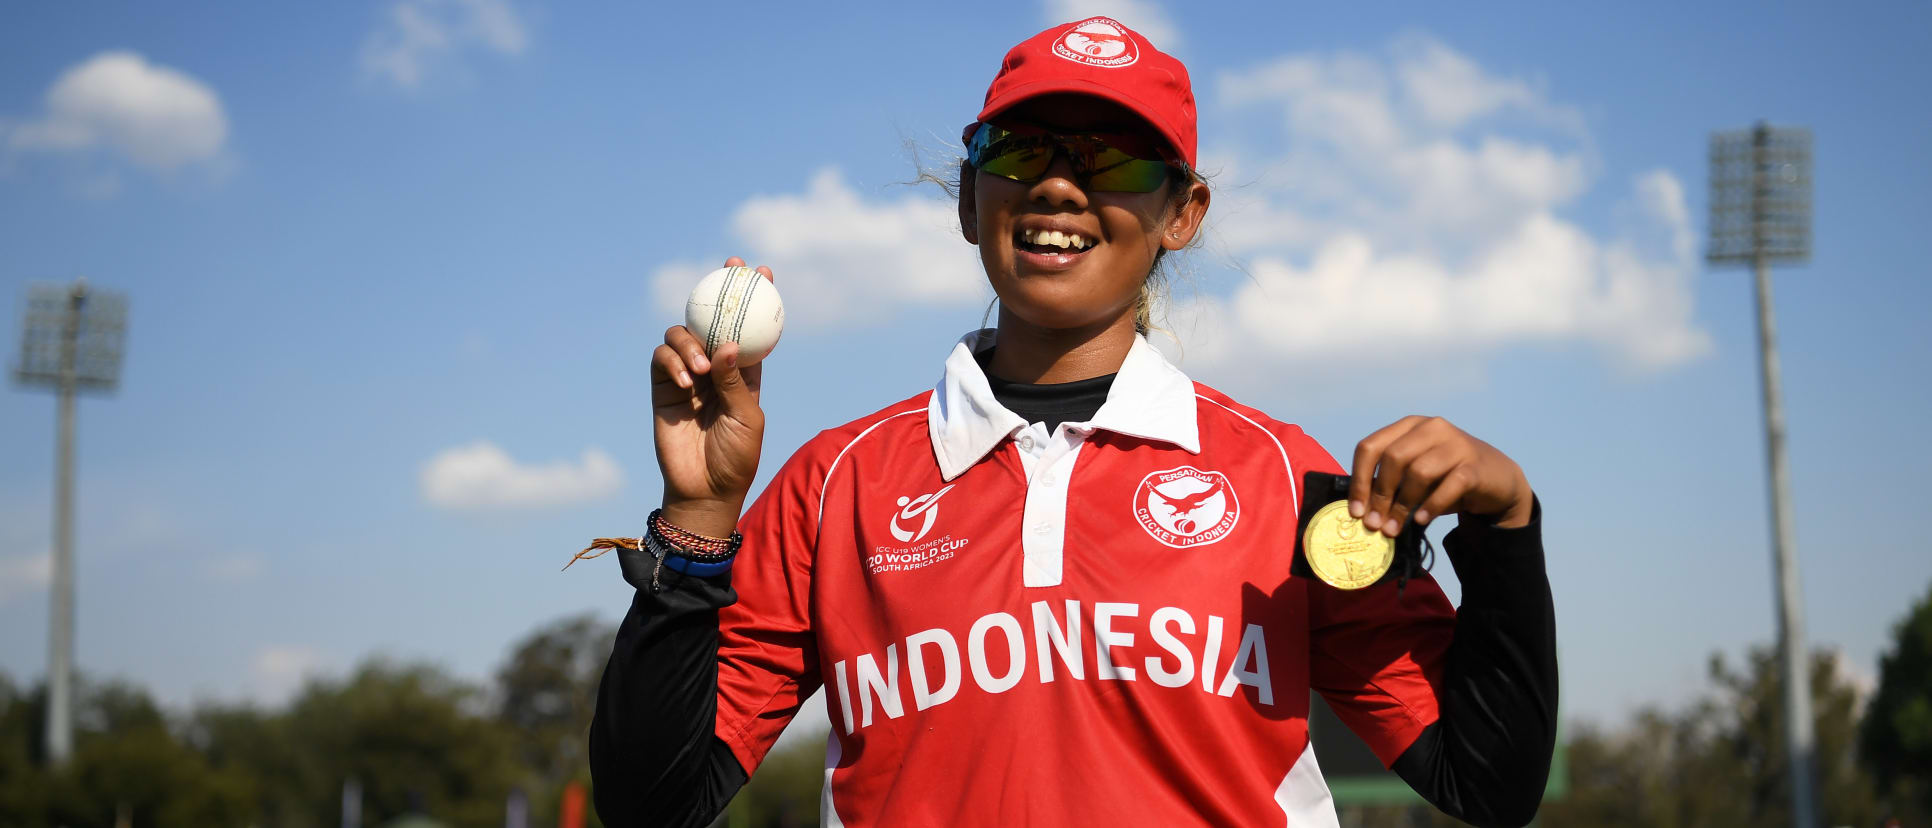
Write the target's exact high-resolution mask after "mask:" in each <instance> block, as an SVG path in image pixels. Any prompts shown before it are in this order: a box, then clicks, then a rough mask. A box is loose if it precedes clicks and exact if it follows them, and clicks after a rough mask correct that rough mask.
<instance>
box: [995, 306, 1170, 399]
mask: <svg viewBox="0 0 1932 828" xmlns="http://www.w3.org/2000/svg"><path fill="white" fill-rule="evenodd" d="M999 324H1000V326H999V330H998V331H997V332H995V334H994V337H993V343H994V344H993V361H992V364H991V365H989V366H987V370H988V372H989V373H991V374H992V375H994V376H996V377H999V378H1001V379H1005V380H1008V381H1011V382H1026V383H1054V382H1073V381H1075V380H1083V379H1091V378H1093V377H1098V376H1102V375H1105V374H1112V373H1115V372H1118V371H1119V370H1120V364H1121V363H1123V362H1125V361H1127V351H1128V350H1129V349H1131V348H1132V347H1133V346H1134V339H1135V337H1137V336H1138V334H1136V333H1135V332H1134V315H1133V312H1132V311H1131V310H1129V312H1128V313H1127V314H1126V315H1125V316H1122V317H1120V318H1118V319H1112V320H1108V321H1106V322H1100V323H1097V324H1094V325H1089V326H1086V327H1080V328H1041V327H1037V326H1035V325H1030V324H1028V323H1026V322H1024V321H1022V320H1020V319H1019V318H1018V317H1015V316H1014V315H1013V314H1011V313H1008V312H1007V310H1006V308H1004V307H1001V308H1000V323H999Z"/></svg>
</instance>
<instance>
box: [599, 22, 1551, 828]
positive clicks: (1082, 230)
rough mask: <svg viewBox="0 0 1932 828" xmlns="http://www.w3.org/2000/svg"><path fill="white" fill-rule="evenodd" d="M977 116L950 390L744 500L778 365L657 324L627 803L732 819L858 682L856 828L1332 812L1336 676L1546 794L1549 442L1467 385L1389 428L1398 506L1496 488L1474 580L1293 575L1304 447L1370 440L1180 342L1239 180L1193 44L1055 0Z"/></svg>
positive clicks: (1363, 447)
mask: <svg viewBox="0 0 1932 828" xmlns="http://www.w3.org/2000/svg"><path fill="white" fill-rule="evenodd" d="M963 138H964V140H965V145H966V156H967V157H966V162H965V163H964V164H963V165H962V168H961V180H960V186H959V218H960V225H961V235H963V236H964V237H965V241H966V242H968V243H970V244H973V245H977V246H978V248H979V256H980V261H981V262H982V263H983V264H984V266H985V270H986V278H987V280H988V281H989V282H990V283H991V284H992V288H993V290H994V292H995V293H996V294H998V297H999V302H998V327H996V328H992V329H988V330H982V331H977V332H974V333H971V334H968V335H966V336H965V337H964V338H963V339H962V340H960V342H959V344H958V345H957V346H956V347H955V348H954V349H953V350H952V352H951V354H950V355H949V356H947V357H946V358H945V361H944V365H943V368H942V371H941V377H940V379H939V381H938V383H937V384H936V385H935V386H934V387H932V388H930V389H928V390H923V391H920V392H919V393H918V394H915V395H913V396H911V397H909V398H907V399H905V400H902V401H900V402H896V403H893V404H891V405H888V406H886V407H884V408H882V409H880V410H879V411H878V412H877V413H874V414H870V415H867V416H865V417H862V418H860V419H858V420H855V421H853V422H851V423H847V424H845V425H842V426H838V427H836V428H832V429H829V430H826V431H824V432H822V433H820V434H819V435H818V436H817V437H815V438H813V439H812V440H811V441H810V442H808V443H806V445H805V446H804V447H803V448H801V449H799V451H798V453H797V454H795V455H793V456H792V458H791V459H790V460H789V461H787V462H786V463H785V465H784V466H783V468H782V469H781V470H780V471H779V472H778V473H777V474H776V476H775V477H774V479H773V480H772V481H771V483H770V484H769V485H768V486H767V487H766V488H765V490H764V491H763V492H762V493H761V494H760V495H759V497H758V498H757V500H756V501H755V502H754V503H752V505H751V507H750V509H749V510H744V509H743V504H744V503H745V501H746V498H747V494H748V490H749V489H750V486H751V482H752V479H753V477H754V476H755V474H756V471H757V467H758V461H759V451H760V446H761V440H762V436H763V432H764V423H765V415H764V411H763V410H762V409H761V408H760V406H759V396H758V390H759V379H760V371H761V366H751V367H743V368H741V367H740V366H739V365H738V364H737V356H736V351H735V346H731V345H727V346H725V347H724V348H722V349H720V350H719V351H718V352H717V353H716V354H714V355H712V357H711V358H709V359H707V358H706V355H705V353H704V350H703V348H702V347H701V346H700V344H699V343H698V342H697V341H696V340H695V339H694V338H693V337H692V335H691V333H690V332H689V331H687V330H685V329H684V328H683V327H674V328H671V329H670V330H669V331H668V332H666V334H665V340H664V344H663V345H662V346H660V347H659V348H657V350H656V353H655V355H654V358H653V362H652V365H651V372H652V402H653V405H654V407H655V413H656V417H655V429H656V445H657V454H658V462H659V465H660V467H661V469H662V472H663V475H664V501H663V507H662V508H661V509H660V510H659V511H657V512H655V513H653V515H652V516H651V518H650V522H649V531H648V534H647V536H646V537H645V538H644V539H643V541H644V542H643V543H641V544H640V546H642V547H643V549H641V550H638V551H630V550H623V551H620V558H621V560H622V564H623V570H624V574H625V577H626V579H628V580H629V581H630V583H631V584H633V585H634V586H635V587H636V588H637V592H636V597H635V599H634V601H633V602H632V605H631V608H630V612H629V614H628V615H626V616H625V618H624V621H623V624H622V626H621V628H620V630H619V632H618V635H617V641H616V645H615V650H614V652H613V653H612V654H611V658H610V662H609V665H608V666H607V668H606V669H605V672H604V677H603V683H602V686H601V688H600V690H599V693H598V700H597V714H596V720H595V723H594V724H593V725H592V728H591V733H590V761H591V769H592V773H593V774H594V776H595V782H596V786H595V790H596V793H595V796H596V804H597V809H598V812H599V814H601V815H602V817H603V819H604V821H605V822H606V823H607V824H610V825H613V826H616V825H624V826H628V825H704V824H706V823H707V822H709V821H710V820H712V819H713V818H714V817H715V816H716V815H717V814H718V813H719V812H720V811H721V810H722V809H723V808H724V806H725V805H726V804H727V803H728V802H729V801H730V799H731V797H732V795H733V794H734V793H736V792H737V790H738V789H739V788H740V787H741V786H742V785H743V784H744V783H745V781H746V779H747V778H748V777H749V776H750V775H751V774H752V773H753V772H754V771H755V770H756V768H757V766H758V763H759V761H760V760H761V759H762V758H763V757H764V755H765V753H766V751H767V750H769V749H770V748H771V746H772V743H773V742H774V741H775V740H776V739H777V738H778V735H779V732H780V731H781V730H783V729H784V727H785V725H786V723H787V722H789V721H790V720H791V719H792V716H793V715H794V714H795V713H797V711H798V708H799V706H800V704H802V703H803V702H804V700H805V699H806V698H807V697H809V696H810V695H811V694H812V693H813V692H814V691H816V690H818V689H819V688H820V687H823V688H824V689H825V691H826V692H825V703H826V706H827V712H828V714H829V716H830V718H831V722H832V731H831V734H830V736H829V737H828V739H827V746H826V762H825V785H824V789H823V795H822V798H821V814H822V818H823V823H824V824H826V825H845V826H855V827H856V826H875V825H882V826H973V825H1106V826H1138V825H1158V826H1178V825H1240V826H1248V825H1290V826H1333V825H1335V824H1336V814H1335V810H1334V806H1333V804H1332V802H1331V800H1330V798H1329V795H1328V789H1327V786H1326V785H1325V784H1324V782H1323V781H1322V774H1321V769H1320V766H1319V764H1318V763H1317V757H1316V756H1315V755H1314V752H1313V751H1312V749H1311V748H1310V746H1309V739H1308V705H1309V701H1310V696H1309V694H1310V691H1311V690H1313V691H1315V692H1319V693H1321V694H1322V696H1323V698H1324V699H1325V700H1326V701H1327V703H1328V704H1329V706H1330V707H1331V708H1332V709H1333V710H1334V711H1335V713H1336V714H1337V715H1338V716H1339V717H1340V718H1341V719H1342V721H1344V722H1346V723H1347V724H1348V726H1349V727H1350V728H1351V729H1352V730H1353V731H1354V732H1355V733H1356V734H1357V735H1358V736H1360V737H1361V738H1362V740H1363V741H1365V742H1366V743H1367V744H1368V745H1369V747H1371V748H1372V749H1373V750H1374V751H1375V754H1376V755H1377V756H1378V757H1379V758H1381V760H1382V761H1383V762H1384V763H1385V764H1387V765H1388V766H1389V767H1391V768H1392V769H1393V770H1394V771H1395V772H1396V773H1398V774H1400V775H1401V777H1402V778H1403V779H1404V780H1406V781H1407V782H1408V783H1409V785H1411V786H1412V787H1414V788H1415V790H1416V791H1418V792H1420V793H1421V794H1422V796H1423V797H1425V798H1427V799H1428V800H1429V801H1430V802H1432V803H1434V804H1435V805H1436V806H1437V807H1438V808H1440V809H1442V810H1443V811H1444V812H1446V813H1448V814H1450V815H1452V816H1456V817H1459V818H1461V819H1464V820H1467V821H1469V822H1472V823H1476V824H1479V825H1522V824H1524V823H1526V822H1528V821H1529V820H1530V818H1531V817H1532V816H1533V815H1534V814H1535V810H1536V806H1537V803H1538V801H1539V800H1540V798H1541V795H1542V791H1543V786H1544V784H1545V780H1546V777H1547V775H1548V771H1549V762H1550V756H1551V751H1552V748H1553V745H1554V741H1555V732H1556V721H1555V716H1556V690H1557V678H1556V646H1555V635H1556V634H1555V620H1554V612H1553V609H1552V605H1551V597H1550V591H1549V583H1548V579H1547V578H1546V576H1545V574H1544V565H1543V551H1542V542H1541V539H1540V532H1539V524H1540V520H1539V507H1538V505H1537V501H1536V498H1535V497H1534V496H1533V495H1532V493H1531V489H1530V485H1529V482H1528V480H1527V479H1526V478H1525V477H1524V474H1523V471H1522V469H1520V468H1518V466H1517V464H1516V463H1515V462H1513V461H1512V460H1510V458H1508V457H1506V456H1504V455H1503V454H1502V453H1501V452H1499V451H1497V450H1496V449H1495V448H1493V447H1491V446H1490V445H1488V444H1487V443H1484V442H1482V441H1481V440H1478V439H1476V438H1474V437H1472V436H1470V435H1468V434H1466V433H1464V432H1463V431H1462V430H1460V429H1458V428H1457V427H1455V426H1454V425H1451V424H1450V423H1448V422H1446V421H1443V420H1441V419H1438V418H1427V417H1405V418H1403V419H1401V420H1398V421H1397V422H1395V423H1393V424H1391V425H1389V426H1388V427H1386V428H1383V429H1381V430H1379V431H1377V432H1375V433H1374V434H1371V435H1369V436H1368V437H1366V438H1365V439H1363V440H1361V442H1359V443H1358V444H1356V446H1355V448H1354V453H1353V456H1352V458H1351V460H1352V466H1351V468H1352V469H1353V476H1352V478H1351V484H1350V486H1349V488H1348V493H1347V500H1348V504H1347V509H1348V511H1349V512H1350V513H1351V514H1352V515H1354V516H1355V517H1358V518H1360V519H1361V527H1362V528H1363V529H1365V530H1366V531H1370V532H1381V533H1383V534H1386V535H1388V536H1390V537H1394V536H1396V535H1397V534H1398V533H1399V532H1400V531H1401V530H1402V528H1403V527H1405V526H1408V525H1410V524H1426V523H1428V522H1429V521H1431V520H1434V519H1435V518H1437V517H1440V516H1442V515H1449V514H1455V515H1458V516H1459V519H1458V526H1457V528H1456V529H1455V530H1454V531H1452V532H1451V533H1449V535H1448V536H1447V537H1446V538H1445V540H1444V545H1445V548H1446V551H1447V552H1448V556H1449V559H1450V561H1451V562H1452V563H1453V565H1454V566H1455V569H1456V574H1457V576H1458V577H1459V578H1460V580H1461V582H1462V584H1463V603H1462V606H1461V608H1460V610H1458V609H1457V608H1455V607H1452V606H1450V604H1449V602H1448V600H1447V599H1446V598H1445V597H1444V596H1443V594H1442V592H1441V590H1440V589H1439V588H1438V587H1437V585H1436V584H1435V582H1434V581H1433V580H1432V579H1430V578H1429V577H1428V576H1427V575H1426V574H1425V575H1422V576H1420V577H1419V578H1416V579H1413V580H1410V581H1408V582H1407V583H1406V585H1403V586H1398V585H1397V584H1395V583H1393V582H1389V583H1380V584H1376V585H1373V586H1369V587H1367V588H1364V589H1357V590H1343V589H1338V588H1335V587H1333V586H1330V585H1328V584H1326V583H1323V582H1321V581H1319V580H1315V579H1312V578H1308V577H1304V576H1300V575H1297V574H1295V572H1294V571H1292V569H1291V567H1292V563H1293V559H1294V550H1295V537H1296V533H1297V515H1298V513H1299V512H1300V511H1301V508H1302V504H1301V502H1300V497H1301V495H1302V492H1299V491H1298V487H1299V486H1300V485H1301V480H1302V475H1303V474H1304V473H1305V472H1309V471H1328V472H1335V473H1341V471H1342V470H1341V467H1340V466H1339V465H1338V464H1337V463H1336V461H1335V459H1333V458H1332V457H1331V456H1330V455H1329V454H1328V453H1327V452H1326V451H1324V450H1323V448H1322V447H1321V446H1320V445H1318V444H1317V443H1316V442H1315V440H1314V439H1313V438H1311V437H1309V436H1307V435H1305V434H1303V433H1302V432H1301V430H1300V429H1298V428H1296V427H1295V426H1292V425H1287V424H1285V423H1282V422H1280V421H1277V420H1275V419H1273V418H1271V417H1269V416H1268V415H1266V414H1263V413H1262V412H1260V411H1257V410H1255V409H1253V408H1249V407H1247V406H1244V405H1242V404H1240V403H1238V402H1236V401H1234V400H1232V399H1230V398H1228V397H1227V396H1226V395H1223V394H1221V393H1220V392H1218V391H1216V390H1214V389H1212V388H1210V387H1208V386H1206V385H1202V384H1200V383H1196V382H1194V381H1192V380H1190V379H1189V378H1188V377H1187V376H1186V375H1184V374H1183V373H1181V371H1180V370H1179V369H1177V368H1175V367H1174V366H1173V365H1171V364H1169V363H1168V362H1167V361H1166V360H1165V359H1163V358H1162V356H1161V355H1160V354H1159V353H1158V352H1156V351H1155V350H1154V349H1153V348H1152V347H1150V346H1149V345H1148V344H1147V342H1146V340H1145V339H1144V334H1145V332H1146V330H1147V326H1148V313H1149V305H1150V300H1149V292H1148V281H1149V278H1150V275H1151V274H1152V273H1153V271H1154V269H1155V266H1156V264H1157V263H1158V261H1159V259H1160V258H1161V256H1162V255H1164V254H1166V253H1168V252H1171V251H1175V250H1179V249H1181V248H1184V247H1186V246H1187V245H1188V244H1189V243H1190V242H1191V241H1192V240H1193V239H1194V237H1195V235H1196V234H1197V233H1198V232H1199V231H1200V228H1201V223H1202V220H1203V218H1204V217H1205V215H1206V214H1207V210H1208V202H1209V189H1208V187H1207V186H1206V185H1205V184H1204V183H1202V182H1201V180H1200V179H1199V177H1198V176H1196V175H1195V173H1194V172H1193V168H1194V165H1195V143H1196V141H1195V115H1194V98H1193V94H1192V91H1191V89H1190V86H1189V81H1188V75H1187V70H1186V68H1185V67H1183V66H1182V65H1181V64H1180V62H1179V61H1177V60H1175V59H1174V58H1173V57H1170V56H1168V55H1166V54H1164V53H1162V52H1160V51H1158V50H1157V49H1155V48H1154V46H1153V44H1151V43H1149V42H1148V41H1147V40H1146V39H1145V38H1143V37H1142V36H1140V35H1139V34H1138V33H1136V32H1133V31H1131V30H1129V29H1127V28H1126V27H1125V26H1123V25H1121V24H1120V23H1118V22H1116V21H1113V20H1111V19H1108V18H1091V19H1088V20H1084V21H1080V22H1078V23H1070V24H1066V25H1062V26H1056V27H1053V28H1051V29H1048V30H1047V31H1044V32H1042V33H1040V34H1039V35H1037V36H1034V37H1033V38H1031V39H1028V40H1027V41H1025V42H1023V43H1021V44H1019V45H1018V46H1015V47H1014V48H1013V49H1012V50H1011V51H1009V52H1008V53H1007V54H1006V58H1005V60H1004V61H1003V63H1002V64H1001V66H1000V71H999V74H998V75H997V76H996V77H995V78H994V80H993V83H992V86H991V88H989V89H988V90H987V94H986V101H985V106H984V107H983V108H982V109H981V110H980V112H979V115H978V117H977V118H976V119H975V120H974V121H973V123H972V124H970V125H969V126H968V127H967V128H966V129H965V131H964V135H963ZM727 264H731V265H741V264H743V262H741V261H739V260H737V259H735V258H734V259H732V260H731V261H729V262H727ZM759 271H760V272H761V273H764V274H765V275H766V276H767V277H769V276H770V275H771V274H770V271H769V270H767V269H765V268H762V267H761V268H759ZM741 510H742V513H741Z"/></svg>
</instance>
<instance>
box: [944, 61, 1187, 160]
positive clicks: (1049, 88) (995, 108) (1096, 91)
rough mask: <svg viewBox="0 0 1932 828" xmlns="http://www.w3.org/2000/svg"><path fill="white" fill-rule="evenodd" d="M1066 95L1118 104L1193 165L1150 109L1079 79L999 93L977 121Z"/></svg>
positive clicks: (1173, 134) (1111, 89)
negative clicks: (1037, 99) (1034, 101)
mask: <svg viewBox="0 0 1932 828" xmlns="http://www.w3.org/2000/svg"><path fill="white" fill-rule="evenodd" d="M1069 92H1070V93H1073V94H1077V95H1092V96H1094V97H1096V98H1102V99H1105V100H1109V101H1112V102H1114V103H1117V104H1120V105H1121V106H1123V107H1125V108H1126V109H1127V110H1128V111H1130V112H1132V113H1134V114H1135V115H1138V116H1140V119H1141V120H1142V121H1146V122H1147V125H1148V126H1151V127H1153V128H1154V131H1155V132H1158V133H1160V135H1161V137H1162V138H1164V139H1166V140H1167V145H1168V146H1169V147H1171V148H1172V149H1173V150H1174V155H1175V157H1177V158H1180V159H1181V160H1183V161H1186V162H1187V164H1188V166H1190V167H1192V166H1194V159H1193V158H1191V157H1190V156H1191V155H1192V148H1189V147H1183V146H1182V144H1181V136H1180V134H1179V133H1177V132H1175V131H1174V129H1173V128H1172V127H1170V126H1169V125H1167V124H1164V123H1161V122H1160V121H1158V120H1155V119H1154V118H1152V117H1149V116H1148V114H1147V113H1149V112H1153V111H1155V109H1154V107H1151V106H1148V105H1147V104H1146V103H1144V102H1142V101H1140V100H1137V99H1135V98H1134V96H1132V95H1129V94H1127V93H1125V92H1122V91H1120V90H1119V89H1115V88H1114V87H1111V86H1108V85H1106V84H1102V83H1095V82H1093V81H1089V80H1084V79H1080V78H1053V79H1050V80H1040V81H1034V82H1032V83H1028V84H1023V85H1020V86H1016V87H1013V88H1012V89H1008V90H1006V91H1005V92H1002V93H1000V96H999V97H997V98H994V99H992V100H990V101H987V102H986V107H985V108H984V109H981V110H980V111H979V120H980V121H981V122H985V121H989V120H992V119H993V118H994V117H997V116H998V115H999V114H1000V113H1001V112H1005V111H1006V110H1009V109H1012V108H1013V107H1015V106H1018V105H1019V104H1021V103H1024V102H1026V101H1030V100H1032V99H1034V98H1037V97H1040V96H1041V95H1054V94H1061V93H1069Z"/></svg>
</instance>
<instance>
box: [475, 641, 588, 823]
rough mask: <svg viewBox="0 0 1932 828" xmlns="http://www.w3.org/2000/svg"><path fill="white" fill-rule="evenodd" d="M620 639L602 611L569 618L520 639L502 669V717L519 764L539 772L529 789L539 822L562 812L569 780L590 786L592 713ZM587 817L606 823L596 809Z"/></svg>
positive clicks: (499, 708) (498, 693) (533, 812)
mask: <svg viewBox="0 0 1932 828" xmlns="http://www.w3.org/2000/svg"><path fill="white" fill-rule="evenodd" d="M616 637H617V628H616V627H614V626H612V625H610V624H607V623H604V622H602V621H600V620H598V618H597V617H596V616H595V615H591V614H585V615H580V616H575V617H572V618H564V619H561V620H559V621H556V622H553V623H551V624H549V625H546V626H544V627H540V628H538V629H537V630H536V631H535V632H532V633H531V634H530V635H529V636H528V637H526V638H524V639H523V640H522V641H521V642H518V643H517V644H516V645H515V646H513V647H512V648H511V649H510V658H509V659H508V660H507V661H505V662H504V665H503V667H502V668H501V669H499V670H498V671H497V674H496V697H497V718H498V720H499V721H500V722H501V723H502V724H503V726H504V727H505V728H506V730H507V732H508V733H510V734H511V740H512V749H513V751H514V753H515V756H516V760H517V762H518V763H519V764H520V765H521V766H522V767H524V768H526V769H528V770H529V771H531V772H532V774H533V776H534V779H533V780H532V783H533V784H532V785H531V786H527V787H526V788H525V790H526V791H527V792H528V793H529V796H530V812H531V815H532V818H533V819H535V820H537V821H539V822H542V821H547V820H548V819H549V815H551V814H555V813H557V811H558V808H559V807H561V805H562V803H563V790H564V786H565V785H566V784H568V783H571V782H576V783H578V784H580V785H582V786H583V787H584V789H585V791H586V793H588V791H589V788H590V758H589V756H588V755H587V752H586V751H587V746H588V739H589V733H590V719H591V715H592V713H593V712H595V706H596V700H597V683H598V680H599V679H600V678H602V677H603V674H604V661H605V660H606V659H608V658H609V657H610V648H611V642H612V640H613V639H615V638H616ZM585 822H586V824H587V825H596V826H601V825H602V823H601V822H599V821H598V819H597V814H596V810H595V809H590V808H587V809H586V814H585Z"/></svg>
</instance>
